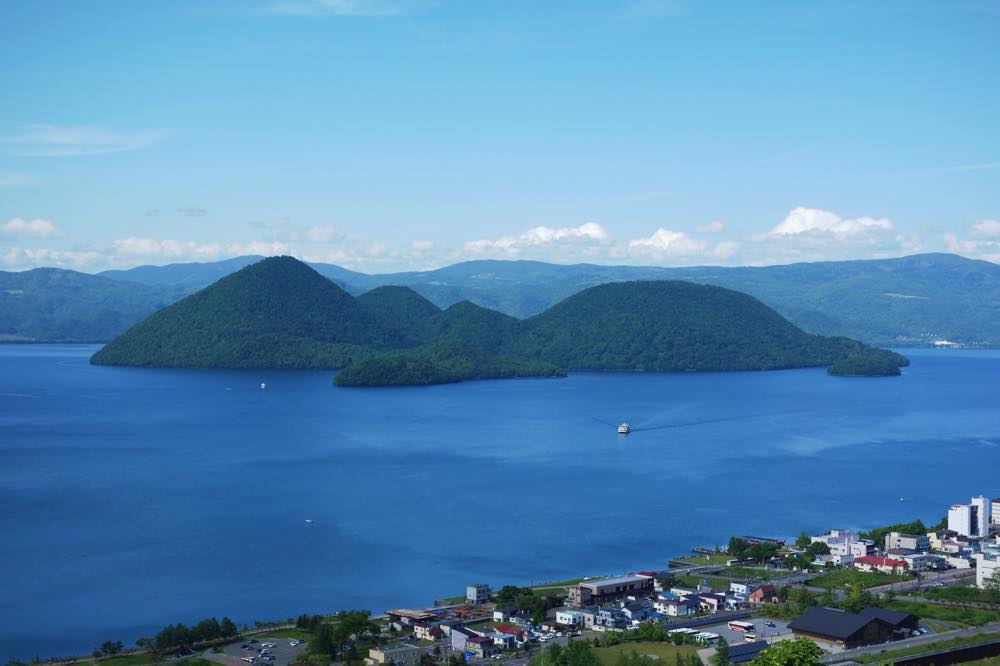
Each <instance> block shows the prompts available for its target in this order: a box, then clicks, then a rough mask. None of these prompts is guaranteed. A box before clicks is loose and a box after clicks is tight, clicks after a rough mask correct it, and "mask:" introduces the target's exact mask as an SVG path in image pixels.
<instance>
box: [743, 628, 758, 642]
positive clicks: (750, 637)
mask: <svg viewBox="0 0 1000 666" xmlns="http://www.w3.org/2000/svg"><path fill="white" fill-rule="evenodd" d="M743 640H744V641H745V642H747V643H753V642H754V641H755V640H757V634H755V633H754V632H752V631H748V632H747V633H745V634H743Z"/></svg>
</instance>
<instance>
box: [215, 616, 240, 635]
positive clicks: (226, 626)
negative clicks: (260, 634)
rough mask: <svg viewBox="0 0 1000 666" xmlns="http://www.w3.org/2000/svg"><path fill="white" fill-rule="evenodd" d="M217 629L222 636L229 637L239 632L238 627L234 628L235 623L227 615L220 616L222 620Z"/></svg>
mask: <svg viewBox="0 0 1000 666" xmlns="http://www.w3.org/2000/svg"><path fill="white" fill-rule="evenodd" d="M219 629H220V630H221V632H222V637H223V638H229V637H230V636H235V635H236V634H238V633H240V632H239V629H237V628H236V624H235V623H233V621H232V620H230V619H229V618H228V617H224V618H222V622H220V623H219Z"/></svg>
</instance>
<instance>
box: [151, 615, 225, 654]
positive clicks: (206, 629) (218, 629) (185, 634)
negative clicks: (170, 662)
mask: <svg viewBox="0 0 1000 666" xmlns="http://www.w3.org/2000/svg"><path fill="white" fill-rule="evenodd" d="M239 633H240V632H239V629H238V628H237V627H236V625H235V624H234V623H233V621H232V620H230V619H229V618H228V617H224V618H222V620H221V621H220V620H216V619H215V618H214V617H212V618H208V619H206V620H202V621H201V622H198V623H197V624H194V625H192V626H190V627H188V626H186V625H184V624H180V623H178V624H171V625H167V626H166V627H164V628H163V629H161V630H160V632H159V633H158V634H156V636H155V637H153V638H140V639H139V640H137V641H136V642H135V644H136V645H137V646H138V647H140V648H143V649H148V650H153V651H154V652H167V651H170V650H175V649H178V648H187V647H190V646H192V645H195V644H197V643H204V642H205V641H214V640H219V639H221V638H232V637H233V636H237V635H238V634H239Z"/></svg>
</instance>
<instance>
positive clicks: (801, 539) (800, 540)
mask: <svg viewBox="0 0 1000 666" xmlns="http://www.w3.org/2000/svg"><path fill="white" fill-rule="evenodd" d="M810 543H811V541H810V539H809V535H808V534H806V533H805V532H800V533H799V536H798V537H796V539H795V545H796V546H797V547H799V548H808V547H809V544H810Z"/></svg>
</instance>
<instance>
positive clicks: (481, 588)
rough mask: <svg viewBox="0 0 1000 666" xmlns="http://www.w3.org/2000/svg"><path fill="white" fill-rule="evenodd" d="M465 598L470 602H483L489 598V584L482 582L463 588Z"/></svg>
mask: <svg viewBox="0 0 1000 666" xmlns="http://www.w3.org/2000/svg"><path fill="white" fill-rule="evenodd" d="M465 600H466V601H468V602H469V603H470V604H485V603H486V602H487V601H489V600H490V586H489V585H484V584H482V583H476V584H474V585H469V586H468V587H467V588H465Z"/></svg>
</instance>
